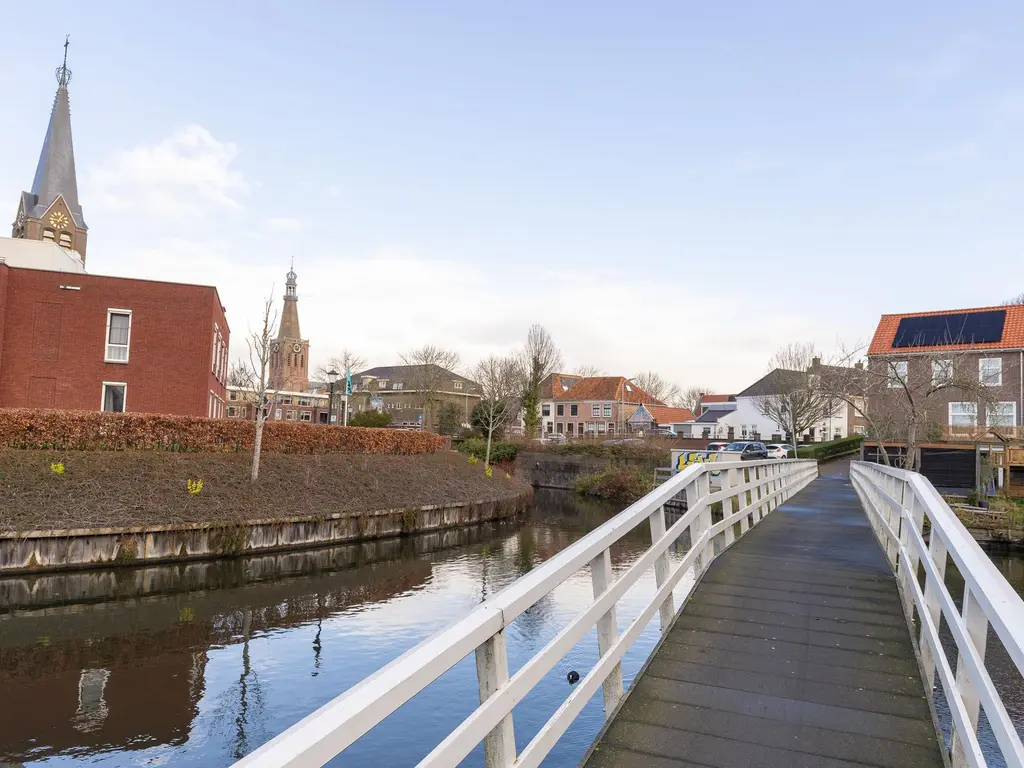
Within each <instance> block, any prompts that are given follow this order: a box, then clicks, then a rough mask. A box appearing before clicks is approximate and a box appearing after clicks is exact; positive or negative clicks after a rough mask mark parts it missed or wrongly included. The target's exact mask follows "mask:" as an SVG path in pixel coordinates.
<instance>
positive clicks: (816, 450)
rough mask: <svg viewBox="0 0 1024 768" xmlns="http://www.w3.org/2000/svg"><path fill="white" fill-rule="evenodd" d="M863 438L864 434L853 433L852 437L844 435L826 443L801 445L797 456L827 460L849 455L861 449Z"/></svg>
mask: <svg viewBox="0 0 1024 768" xmlns="http://www.w3.org/2000/svg"><path fill="white" fill-rule="evenodd" d="M863 440H864V437H863V436H862V435H853V436H852V437H842V438H840V439H838V440H829V441H828V442H825V443H814V444H812V445H801V446H800V447H799V448H797V457H798V458H801V459H817V460H818V461H827V460H828V459H834V458H837V457H839V456H849V455H850V454H854V453H857V452H858V451H860V444H861V442H862V441H863Z"/></svg>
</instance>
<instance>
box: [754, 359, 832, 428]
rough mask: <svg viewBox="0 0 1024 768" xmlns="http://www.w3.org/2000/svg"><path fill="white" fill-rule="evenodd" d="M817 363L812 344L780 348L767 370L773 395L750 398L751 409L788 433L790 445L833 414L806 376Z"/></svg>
mask: <svg viewBox="0 0 1024 768" xmlns="http://www.w3.org/2000/svg"><path fill="white" fill-rule="evenodd" d="M818 361H819V358H818V357H817V355H816V354H815V352H814V346H813V345H812V344H789V345H787V346H785V347H783V348H782V349H780V350H779V351H778V352H776V353H775V355H774V356H773V357H772V359H771V362H770V363H769V366H768V370H769V371H770V372H771V373H772V374H774V376H773V381H772V384H773V386H772V389H773V390H774V391H773V392H770V393H768V394H764V395H760V396H758V397H755V398H754V406H755V407H756V408H757V410H758V411H759V412H760V413H761V415H762V416H764V417H765V418H768V419H771V420H772V421H774V422H775V423H776V424H778V425H779V427H780V428H781V429H784V430H786V431H788V432H789V434H790V439H791V440H792V441H793V444H794V445H796V444H797V443H798V442H799V440H800V436H801V435H802V434H803V433H804V432H805V431H806V430H808V429H810V428H811V427H813V426H814V425H815V424H817V423H818V422H819V421H821V420H822V419H823V418H825V417H827V416H829V415H830V414H832V413H833V412H834V411H835V407H836V403H835V401H834V400H832V398H830V397H829V396H828V395H827V394H826V393H824V392H823V391H822V390H821V388H820V387H819V386H818V385H817V381H816V379H815V377H813V376H812V375H811V374H810V373H809V369H810V368H811V366H812V365H814V364H815V363H817V362H818Z"/></svg>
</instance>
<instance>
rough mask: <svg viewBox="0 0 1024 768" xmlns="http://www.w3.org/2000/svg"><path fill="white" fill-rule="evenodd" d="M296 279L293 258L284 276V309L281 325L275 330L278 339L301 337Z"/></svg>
mask: <svg viewBox="0 0 1024 768" xmlns="http://www.w3.org/2000/svg"><path fill="white" fill-rule="evenodd" d="M297 279H298V275H296V274H295V261H294V259H293V260H292V266H291V268H290V269H289V270H288V274H287V276H286V277H285V283H284V309H282V310H281V326H280V328H279V329H278V332H277V337H278V338H279V339H296V340H298V339H301V338H302V334H301V333H300V332H299V296H298V294H297V293H296V291H297V289H298V282H297Z"/></svg>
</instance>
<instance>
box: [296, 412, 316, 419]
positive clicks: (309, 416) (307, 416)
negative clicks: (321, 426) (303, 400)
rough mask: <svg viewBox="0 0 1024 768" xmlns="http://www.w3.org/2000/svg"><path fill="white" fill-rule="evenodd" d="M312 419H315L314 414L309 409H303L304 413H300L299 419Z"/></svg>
mask: <svg viewBox="0 0 1024 768" xmlns="http://www.w3.org/2000/svg"><path fill="white" fill-rule="evenodd" d="M312 420H313V414H312V413H310V412H309V411H303V412H302V413H300V414H299V421H312Z"/></svg>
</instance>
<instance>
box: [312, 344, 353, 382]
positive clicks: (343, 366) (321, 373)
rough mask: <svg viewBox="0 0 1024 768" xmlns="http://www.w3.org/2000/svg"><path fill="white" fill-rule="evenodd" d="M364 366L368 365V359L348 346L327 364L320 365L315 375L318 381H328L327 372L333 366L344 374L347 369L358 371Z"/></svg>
mask: <svg viewBox="0 0 1024 768" xmlns="http://www.w3.org/2000/svg"><path fill="white" fill-rule="evenodd" d="M364 367H366V360H365V359H363V358H362V357H360V356H359V355H357V354H356V353H355V352H353V351H352V350H350V349H347V348H346V349H342V350H341V354H340V355H335V356H334V357H332V358H331V359H330V360H328V361H327V364H326V365H321V366H318V367H317V369H316V371H314V372H313V376H314V378H315V379H316V380H317V381H327V372H328V371H329V370H331V369H332V368H333V369H334V370H335V371H337V372H338V373H339V374H341V375H342V376H344V375H345V371H347V370H351V371H352V373H356V372H358V371H361V370H362V369H363V368H364Z"/></svg>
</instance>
